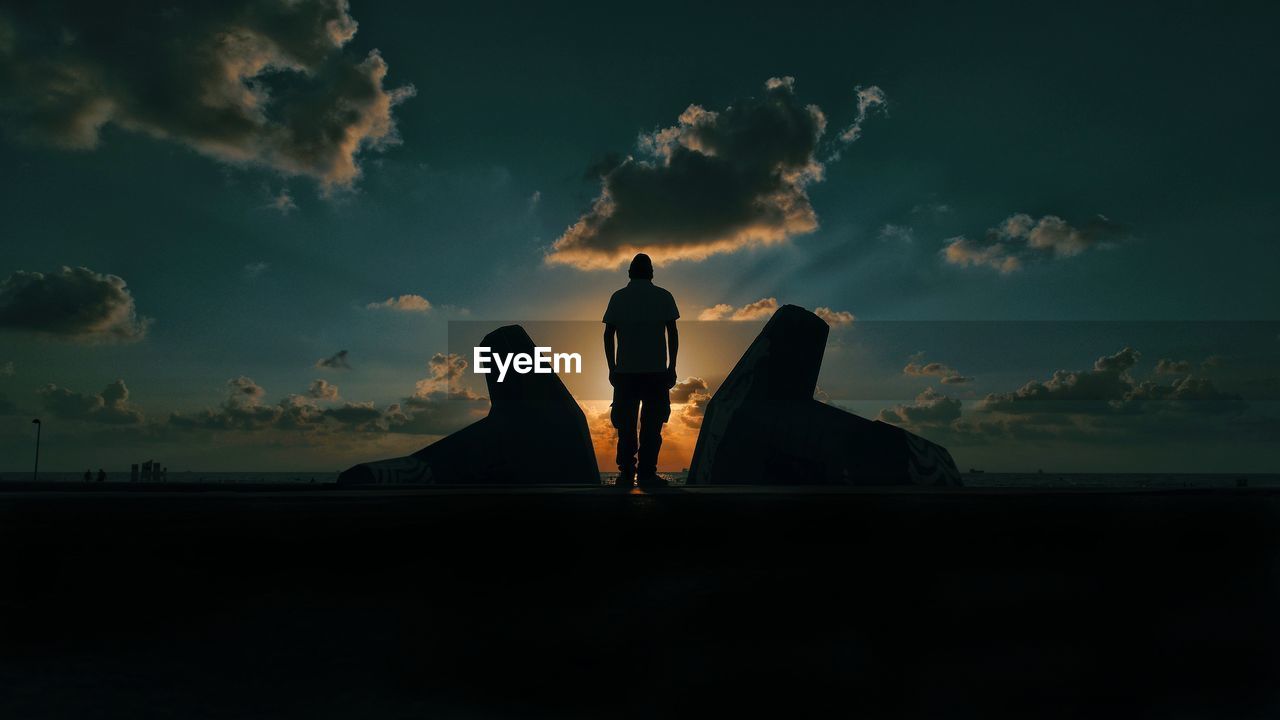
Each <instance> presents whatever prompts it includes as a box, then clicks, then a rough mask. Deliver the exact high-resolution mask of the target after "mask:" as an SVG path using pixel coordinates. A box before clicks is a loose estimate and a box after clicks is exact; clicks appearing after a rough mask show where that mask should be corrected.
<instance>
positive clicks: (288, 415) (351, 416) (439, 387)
mask: <svg viewBox="0 0 1280 720" xmlns="http://www.w3.org/2000/svg"><path fill="white" fill-rule="evenodd" d="M338 355H343V353H339V354H338ZM334 357H335V358H336V357H338V356H337V355H335V356H334ZM344 357H345V356H344ZM327 359H328V360H333V358H327ZM427 367H428V370H429V373H430V375H429V377H427V378H426V379H424V380H419V381H418V382H417V383H416V384H415V388H414V393H413V394H412V395H410V396H409V397H406V398H404V399H403V400H401V401H400V402H397V403H392V404H391V405H388V406H387V407H386V408H385V409H383V410H380V409H378V407H377V406H376V405H375V404H374V403H373V402H368V401H366V402H352V401H345V402H343V403H342V404H340V405H327V406H322V405H321V404H320V403H321V402H325V403H331V402H334V401H337V400H338V399H339V393H338V387H337V386H336V385H333V384H331V383H329V382H328V381H326V380H324V379H317V380H315V381H313V382H312V383H311V385H310V386H309V387H308V389H307V391H306V393H305V394H289V395H286V396H285V397H283V398H282V399H280V400H279V401H278V402H276V403H268V402H266V397H267V392H266V390H265V389H263V387H262V386H260V385H258V384H257V383H256V382H254V381H253V380H252V379H251V378H248V377H244V376H241V377H237V378H232V379H231V380H228V381H227V383H226V399H225V400H223V402H222V403H221V404H220V405H218V406H217V407H214V408H208V409H204V410H200V411H197V412H191V413H173V414H171V415H170V416H169V425H170V426H171V427H173V428H177V429H181V430H227V431H231V430H239V431H255V432H256V431H267V430H279V431H300V432H306V433H334V432H362V433H363V432H368V433H377V432H391V433H416V434H423V435H444V434H446V433H450V432H453V431H455V430H459V429H461V428H462V427H463V426H465V425H467V424H469V423H471V422H474V421H476V420H478V419H480V418H482V417H484V415H485V413H486V412H487V411H488V407H489V400H488V398H486V397H484V396H483V395H477V394H475V393H473V392H471V391H470V390H468V389H466V388H465V387H463V384H462V382H461V380H462V374H463V372H464V371H465V370H466V367H467V362H466V360H464V359H462V358H460V357H459V356H457V355H445V354H444V353H436V355H435V356H433V357H432V358H431V360H430V361H429V362H428V364H427ZM451 383H452V384H451Z"/></svg>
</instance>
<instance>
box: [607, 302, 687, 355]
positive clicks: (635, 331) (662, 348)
mask: <svg viewBox="0 0 1280 720" xmlns="http://www.w3.org/2000/svg"><path fill="white" fill-rule="evenodd" d="M678 317H680V311H679V310H678V309H676V299H675V298H673V297H671V293H669V292H667V291H666V290H664V289H662V288H660V287H658V286H657V285H654V284H653V281H651V280H638V279H636V280H632V281H631V282H629V283H627V286H626V287H624V288H622V289H621V290H619V291H617V292H615V293H614V294H613V297H611V298H609V307H608V309H606V310H605V311H604V321H605V323H607V324H609V325H613V326H614V327H616V328H617V329H618V355H617V371H618V372H620V373H648V372H663V371H664V370H666V369H667V335H666V327H667V323H669V322H671V321H673V320H675V319H676V318H678Z"/></svg>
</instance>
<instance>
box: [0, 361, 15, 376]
mask: <svg viewBox="0 0 1280 720" xmlns="http://www.w3.org/2000/svg"><path fill="white" fill-rule="evenodd" d="M15 372H17V369H16V368H15V367H14V365H13V361H12V360H10V361H8V362H4V363H0V377H13V374H14V373H15Z"/></svg>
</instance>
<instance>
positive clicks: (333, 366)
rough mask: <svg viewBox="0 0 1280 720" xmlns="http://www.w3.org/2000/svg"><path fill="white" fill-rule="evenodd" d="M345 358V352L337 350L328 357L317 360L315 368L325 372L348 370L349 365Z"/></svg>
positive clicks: (346, 354)
mask: <svg viewBox="0 0 1280 720" xmlns="http://www.w3.org/2000/svg"><path fill="white" fill-rule="evenodd" d="M347 356H348V353H347V351H346V350H339V351H338V352H336V353H334V354H332V355H330V356H329V357H326V358H320V359H319V360H317V361H316V367H317V368H320V369H325V370H350V369H351V363H349V362H348V361H347Z"/></svg>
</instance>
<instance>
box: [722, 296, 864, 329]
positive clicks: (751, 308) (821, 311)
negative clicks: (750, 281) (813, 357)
mask: <svg viewBox="0 0 1280 720" xmlns="http://www.w3.org/2000/svg"><path fill="white" fill-rule="evenodd" d="M777 309H778V299H777V298H772V297H767V298H760V299H759V300H756V301H755V302H751V303H747V304H746V305H743V306H741V307H734V306H732V305H729V304H728V303H719V304H717V305H712V306H711V307H709V308H706V309H704V310H703V311H702V312H700V313H698V319H699V320H738V321H750V320H767V319H769V318H770V317H772V316H773V313H774V312H776V311H777ZM813 313H814V314H815V315H817V316H818V317H820V318H822V319H823V320H824V321H826V323H827V324H828V325H832V326H834V327H839V326H842V325H849V324H852V323H853V321H854V320H855V319H856V318H855V317H854V315H853V313H851V312H845V311H844V310H832V309H831V308H829V307H820V308H817V309H815V310H814V311H813Z"/></svg>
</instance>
